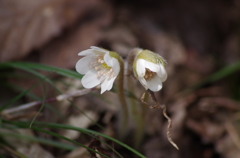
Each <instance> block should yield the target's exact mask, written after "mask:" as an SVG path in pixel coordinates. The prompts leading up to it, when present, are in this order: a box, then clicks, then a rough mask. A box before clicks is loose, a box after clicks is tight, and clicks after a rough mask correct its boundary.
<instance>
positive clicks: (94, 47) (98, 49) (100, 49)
mask: <svg viewBox="0 0 240 158" xmlns="http://www.w3.org/2000/svg"><path fill="white" fill-rule="evenodd" d="M90 48H91V49H94V50H96V51H98V52H103V53H108V52H109V51H108V50H105V49H102V48H99V47H96V46H91V47H90Z"/></svg>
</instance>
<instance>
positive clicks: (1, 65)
mask: <svg viewBox="0 0 240 158" xmlns="http://www.w3.org/2000/svg"><path fill="white" fill-rule="evenodd" d="M6 67H11V68H16V69H22V70H24V69H26V70H29V69H35V70H43V71H48V72H55V73H57V74H60V75H62V76H65V77H70V78H75V79H81V78H82V76H83V75H81V74H79V73H77V72H76V71H72V70H67V69H62V68H58V67H54V66H48V65H43V64H37V63H30V62H5V63H0V68H6Z"/></svg>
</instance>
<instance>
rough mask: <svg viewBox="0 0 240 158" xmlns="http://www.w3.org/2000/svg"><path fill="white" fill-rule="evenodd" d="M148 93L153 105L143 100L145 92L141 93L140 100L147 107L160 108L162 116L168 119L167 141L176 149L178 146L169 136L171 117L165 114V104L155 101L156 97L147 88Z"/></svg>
mask: <svg viewBox="0 0 240 158" xmlns="http://www.w3.org/2000/svg"><path fill="white" fill-rule="evenodd" d="M148 93H149V95H150V97H151V98H152V100H153V101H154V105H150V104H149V103H147V102H145V101H144V98H145V94H146V92H144V93H143V94H142V97H141V102H142V103H143V104H145V105H147V106H148V107H149V108H151V109H162V112H163V116H164V117H165V118H166V119H167V120H168V127H167V138H168V141H169V142H170V143H171V144H172V145H173V146H174V147H175V148H176V149H177V150H179V148H178V146H177V144H176V143H174V142H173V140H172V137H171V129H172V120H171V118H170V117H169V116H168V115H167V108H166V106H165V105H160V104H159V102H158V101H157V99H156V97H155V96H154V93H153V92H152V91H150V90H148Z"/></svg>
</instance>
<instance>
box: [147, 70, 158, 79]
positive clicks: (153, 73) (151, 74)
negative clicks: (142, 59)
mask: <svg viewBox="0 0 240 158" xmlns="http://www.w3.org/2000/svg"><path fill="white" fill-rule="evenodd" d="M155 75H156V72H152V71H151V70H149V69H147V68H146V73H145V75H144V78H145V80H150V79H152V78H153V77H154V76H155Z"/></svg>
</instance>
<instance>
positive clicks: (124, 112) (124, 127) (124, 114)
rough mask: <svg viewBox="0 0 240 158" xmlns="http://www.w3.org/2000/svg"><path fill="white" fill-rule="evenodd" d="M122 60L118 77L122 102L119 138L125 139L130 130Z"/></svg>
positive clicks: (119, 95)
mask: <svg viewBox="0 0 240 158" xmlns="http://www.w3.org/2000/svg"><path fill="white" fill-rule="evenodd" d="M119 62H120V72H119V78H118V98H119V101H120V104H121V108H120V118H119V120H120V122H119V138H120V139H121V140H123V139H124V138H125V136H126V132H127V131H128V107H127V102H126V98H125V94H124V64H123V60H122V59H119Z"/></svg>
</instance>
